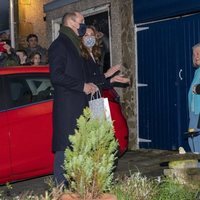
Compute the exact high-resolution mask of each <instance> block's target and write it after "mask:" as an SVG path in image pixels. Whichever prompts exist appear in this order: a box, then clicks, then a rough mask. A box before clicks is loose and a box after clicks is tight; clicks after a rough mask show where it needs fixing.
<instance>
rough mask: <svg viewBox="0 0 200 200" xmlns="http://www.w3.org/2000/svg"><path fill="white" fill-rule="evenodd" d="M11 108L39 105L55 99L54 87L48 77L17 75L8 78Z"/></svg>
mask: <svg viewBox="0 0 200 200" xmlns="http://www.w3.org/2000/svg"><path fill="white" fill-rule="evenodd" d="M6 84H7V90H8V98H9V101H10V106H9V107H10V108H12V107H18V106H23V105H27V104H31V103H37V102H40V101H45V100H49V99H52V98H53V91H54V90H53V87H52V85H51V82H50V79H49V77H48V76H44V75H43V76H42V75H15V76H8V77H7V78H6Z"/></svg>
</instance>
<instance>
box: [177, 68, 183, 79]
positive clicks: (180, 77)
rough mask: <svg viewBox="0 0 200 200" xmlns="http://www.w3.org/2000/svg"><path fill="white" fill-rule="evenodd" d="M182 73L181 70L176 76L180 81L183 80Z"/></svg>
mask: <svg viewBox="0 0 200 200" xmlns="http://www.w3.org/2000/svg"><path fill="white" fill-rule="evenodd" d="M182 72H183V70H182V69H180V70H179V72H178V76H179V79H180V80H181V81H182V80H183V77H182Z"/></svg>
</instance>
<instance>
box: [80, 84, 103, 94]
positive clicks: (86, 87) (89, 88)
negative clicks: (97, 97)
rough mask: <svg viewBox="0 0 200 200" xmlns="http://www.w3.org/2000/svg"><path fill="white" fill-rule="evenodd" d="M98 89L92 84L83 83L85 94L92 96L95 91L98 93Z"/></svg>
mask: <svg viewBox="0 0 200 200" xmlns="http://www.w3.org/2000/svg"><path fill="white" fill-rule="evenodd" d="M98 89H99V88H98V87H97V86H96V85H95V84H93V83H85V84H84V88H83V91H84V92H85V94H94V93H95V92H96V91H98Z"/></svg>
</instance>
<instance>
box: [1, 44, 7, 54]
mask: <svg viewBox="0 0 200 200" xmlns="http://www.w3.org/2000/svg"><path fill="white" fill-rule="evenodd" d="M5 44H6V42H0V52H6V49H5V48H4V47H3V46H4V45H5Z"/></svg>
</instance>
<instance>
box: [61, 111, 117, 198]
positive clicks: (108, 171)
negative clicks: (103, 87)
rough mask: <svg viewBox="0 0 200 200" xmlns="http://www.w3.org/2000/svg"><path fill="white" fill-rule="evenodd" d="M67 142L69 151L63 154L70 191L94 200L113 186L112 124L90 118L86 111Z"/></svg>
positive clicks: (113, 138) (114, 142)
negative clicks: (69, 146) (69, 144)
mask: <svg viewBox="0 0 200 200" xmlns="http://www.w3.org/2000/svg"><path fill="white" fill-rule="evenodd" d="M69 139H70V142H71V144H72V146H71V147H72V148H67V149H66V151H65V161H64V168H65V171H66V174H65V176H66V178H67V180H68V181H69V186H70V189H72V190H73V191H75V192H77V193H78V194H79V195H80V196H81V198H83V199H95V198H96V197H98V196H99V195H101V194H102V193H103V192H105V191H108V190H109V189H110V187H111V185H112V180H113V169H114V167H115V166H114V162H115V159H116V153H117V146H118V143H117V141H116V140H115V137H114V129H113V125H112V122H109V121H106V119H102V120H98V119H92V118H91V112H90V109H89V108H86V109H84V112H83V115H81V116H80V118H79V119H78V120H77V129H76V130H75V134H74V135H71V136H70V137H69Z"/></svg>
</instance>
